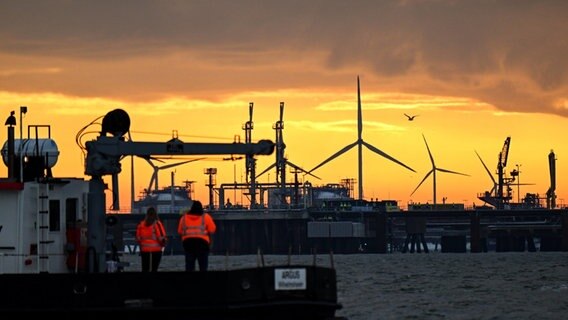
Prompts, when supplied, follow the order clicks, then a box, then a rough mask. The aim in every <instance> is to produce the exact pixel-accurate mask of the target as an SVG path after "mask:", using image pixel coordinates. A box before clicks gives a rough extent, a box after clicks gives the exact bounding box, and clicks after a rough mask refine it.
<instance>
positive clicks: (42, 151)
mask: <svg viewBox="0 0 568 320" xmlns="http://www.w3.org/2000/svg"><path fill="white" fill-rule="evenodd" d="M22 141H23V142H22ZM20 143H21V148H20ZM14 152H15V158H16V159H19V158H20V155H23V156H24V157H28V158H32V157H33V158H38V157H39V158H41V163H42V164H43V165H45V167H46V168H53V166H55V164H56V163H57V158H58V157H59V150H58V148H57V144H56V143H55V141H54V140H53V139H23V140H21V139H15V140H14ZM2 161H4V164H5V165H6V166H8V141H6V142H4V145H3V146H2Z"/></svg>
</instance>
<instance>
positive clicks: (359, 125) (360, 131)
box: [357, 76, 363, 140]
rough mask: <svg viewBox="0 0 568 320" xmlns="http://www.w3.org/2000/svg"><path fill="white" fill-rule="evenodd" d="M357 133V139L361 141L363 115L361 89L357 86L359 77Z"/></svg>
mask: <svg viewBox="0 0 568 320" xmlns="http://www.w3.org/2000/svg"><path fill="white" fill-rule="evenodd" d="M357 133H358V136H357V137H358V138H359V140H361V135H362V133H363V115H362V112H361V87H360V85H359V76H357Z"/></svg>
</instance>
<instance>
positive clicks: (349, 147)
mask: <svg viewBox="0 0 568 320" xmlns="http://www.w3.org/2000/svg"><path fill="white" fill-rule="evenodd" d="M357 142H358V141H355V142H353V143H352V144H350V145H348V146H346V147H345V148H343V149H341V150H339V151H337V152H336V153H335V154H333V155H332V156H331V157H329V158H327V159H326V160H325V161H323V162H322V163H320V164H318V165H317V166H315V167H314V168H313V169H312V170H310V171H308V173H312V171H315V170H316V169H317V168H319V167H321V166H323V165H324V164H326V163H328V162H330V161H331V160H333V159H335V158H337V157H339V156H340V155H342V154H343V153H345V152H347V151H349V149H351V148H353V147H354V146H356V145H357Z"/></svg>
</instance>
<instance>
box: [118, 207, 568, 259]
mask: <svg viewBox="0 0 568 320" xmlns="http://www.w3.org/2000/svg"><path fill="white" fill-rule="evenodd" d="M111 216H112V217H116V219H107V220H111V221H112V225H111V226H107V230H108V237H107V238H108V239H112V240H113V243H114V244H115V245H116V246H117V248H129V250H133V251H135V248H136V242H135V240H134V233H135V229H136V224H137V223H138V222H139V221H140V220H142V218H143V215H142V214H117V215H107V218H108V217H111ZM213 217H214V219H215V221H216V223H217V228H218V229H217V233H216V234H215V235H214V236H213V245H212V254H217V255H226V254H229V255H242V254H256V253H257V252H258V251H259V250H260V251H261V252H263V253H264V254H314V253H326V252H330V251H331V252H334V253H338V254H350V253H385V254H386V253H394V252H403V253H406V252H408V253H419V252H420V253H428V252H429V248H428V246H427V245H426V243H428V244H430V245H433V246H434V248H435V250H438V248H439V250H440V251H441V252H443V253H463V252H471V253H482V252H489V251H495V252H510V251H568V210H567V209H554V210H549V209H532V210H483V209H480V210H438V211H435V210H432V211H395V212H387V211H384V210H365V211H354V210H350V211H325V210H320V209H318V210H316V211H309V210H304V209H295V210H294V209H289V210H286V209H283V210H279V211H275V210H265V211H263V210H254V211H252V210H233V211H232V210H224V211H218V212H214V213H213ZM160 218H161V219H162V221H163V222H164V225H165V227H166V231H167V234H168V237H169V238H170V239H169V240H170V241H169V244H168V247H166V254H181V253H183V249H182V247H181V241H180V239H179V236H178V235H177V231H176V230H177V223H178V220H179V214H161V215H160ZM405 248H406V249H405ZM430 249H431V248H430Z"/></svg>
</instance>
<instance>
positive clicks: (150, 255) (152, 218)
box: [136, 207, 168, 272]
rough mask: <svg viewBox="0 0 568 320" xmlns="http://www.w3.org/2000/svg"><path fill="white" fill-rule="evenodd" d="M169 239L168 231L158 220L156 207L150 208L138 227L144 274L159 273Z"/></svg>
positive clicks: (137, 232)
mask: <svg viewBox="0 0 568 320" xmlns="http://www.w3.org/2000/svg"><path fill="white" fill-rule="evenodd" d="M167 239H168V238H167V236H166V230H165V228H164V225H163V224H162V222H161V221H160V219H158V213H157V212H156V209H155V208H154V207H150V208H148V210H147V211H146V217H145V218H144V220H142V221H140V223H138V226H137V227H136V241H138V245H139V246H140V257H141V258H142V272H156V271H158V267H159V266H160V261H161V260H162V251H163V248H164V247H165V246H166V243H167Z"/></svg>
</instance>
